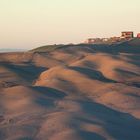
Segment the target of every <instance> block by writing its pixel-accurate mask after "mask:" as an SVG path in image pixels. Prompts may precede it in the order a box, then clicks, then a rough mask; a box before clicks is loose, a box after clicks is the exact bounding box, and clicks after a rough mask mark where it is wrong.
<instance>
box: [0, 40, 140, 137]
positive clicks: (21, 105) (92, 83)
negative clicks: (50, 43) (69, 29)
mask: <svg viewBox="0 0 140 140" xmlns="http://www.w3.org/2000/svg"><path fill="white" fill-rule="evenodd" d="M139 50H140V40H139V39H134V40H131V41H128V42H124V43H122V44H116V45H110V46H107V45H100V46H99V45H76V46H67V47H65V46H62V47H59V48H58V49H55V50H53V51H50V52H25V53H1V54H0V139H1V140H66V139H67V140H106V139H107V140H139V139H140V133H139V130H140V61H139V60H140V52H139Z"/></svg>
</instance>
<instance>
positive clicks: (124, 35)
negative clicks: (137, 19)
mask: <svg viewBox="0 0 140 140" xmlns="http://www.w3.org/2000/svg"><path fill="white" fill-rule="evenodd" d="M133 38H134V32H130V31H126V32H122V33H121V36H120V37H110V38H88V39H87V40H86V41H85V42H84V43H86V44H100V43H115V42H121V41H125V40H130V39H133ZM137 38H140V33H138V34H137Z"/></svg>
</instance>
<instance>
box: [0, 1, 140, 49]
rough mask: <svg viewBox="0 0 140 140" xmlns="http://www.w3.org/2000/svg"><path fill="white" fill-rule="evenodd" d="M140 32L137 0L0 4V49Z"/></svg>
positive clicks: (139, 9)
mask: <svg viewBox="0 0 140 140" xmlns="http://www.w3.org/2000/svg"><path fill="white" fill-rule="evenodd" d="M125 30H126V31H127V30H128V31H129V30H130V31H131V30H132V31H134V32H135V33H137V32H140V0H0V48H21V49H24V48H34V47H38V46H42V45H46V44H61V43H79V42H82V41H84V40H85V39H86V38H89V37H110V36H119V35H120V32H121V31H125Z"/></svg>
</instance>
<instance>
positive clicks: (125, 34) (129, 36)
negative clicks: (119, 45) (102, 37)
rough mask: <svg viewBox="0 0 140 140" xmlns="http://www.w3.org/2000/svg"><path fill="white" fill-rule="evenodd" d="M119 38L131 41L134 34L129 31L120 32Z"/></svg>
mask: <svg viewBox="0 0 140 140" xmlns="http://www.w3.org/2000/svg"><path fill="white" fill-rule="evenodd" d="M121 38H122V39H132V38H134V33H133V32H130V31H127V32H122V35H121Z"/></svg>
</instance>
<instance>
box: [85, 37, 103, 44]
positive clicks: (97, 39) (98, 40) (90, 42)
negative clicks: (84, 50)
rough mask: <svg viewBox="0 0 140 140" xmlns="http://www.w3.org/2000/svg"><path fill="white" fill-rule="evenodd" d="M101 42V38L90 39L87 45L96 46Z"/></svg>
mask: <svg viewBox="0 0 140 140" xmlns="http://www.w3.org/2000/svg"><path fill="white" fill-rule="evenodd" d="M99 42H101V39H100V38H89V39H87V40H86V41H85V43H86V44H95V43H99Z"/></svg>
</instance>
